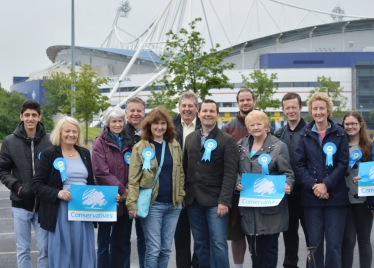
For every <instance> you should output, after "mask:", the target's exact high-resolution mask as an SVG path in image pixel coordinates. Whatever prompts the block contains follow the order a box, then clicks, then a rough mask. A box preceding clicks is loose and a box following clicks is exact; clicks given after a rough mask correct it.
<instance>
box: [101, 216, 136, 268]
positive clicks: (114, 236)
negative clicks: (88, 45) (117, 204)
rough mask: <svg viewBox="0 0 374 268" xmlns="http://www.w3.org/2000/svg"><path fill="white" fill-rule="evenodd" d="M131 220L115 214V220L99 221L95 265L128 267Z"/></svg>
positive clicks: (105, 267) (102, 267)
mask: <svg viewBox="0 0 374 268" xmlns="http://www.w3.org/2000/svg"><path fill="white" fill-rule="evenodd" d="M131 227H132V220H130V219H129V217H128V216H127V215H123V216H117V221H116V222H99V230H98V234H97V267H98V268H109V267H124V268H130V255H131V244H130V243H131V242H130V239H131Z"/></svg>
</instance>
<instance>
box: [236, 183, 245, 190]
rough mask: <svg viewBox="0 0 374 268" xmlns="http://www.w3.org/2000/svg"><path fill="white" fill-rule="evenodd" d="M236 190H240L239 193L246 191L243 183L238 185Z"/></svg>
mask: <svg viewBox="0 0 374 268" xmlns="http://www.w3.org/2000/svg"><path fill="white" fill-rule="evenodd" d="M236 190H238V191H243V190H244V186H243V185H242V184H241V183H238V184H237V185H236Z"/></svg>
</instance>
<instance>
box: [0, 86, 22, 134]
mask: <svg viewBox="0 0 374 268" xmlns="http://www.w3.org/2000/svg"><path fill="white" fill-rule="evenodd" d="M25 100H26V97H25V96H22V95H21V94H19V93H18V92H16V91H12V92H9V91H7V90H5V89H4V88H2V86H1V83H0V122H1V124H0V140H3V139H4V138H5V137H6V136H7V135H9V134H11V133H13V131H14V129H15V128H16V126H17V124H18V123H19V121H20V119H19V115H20V112H21V106H22V103H23V102H24V101H25Z"/></svg>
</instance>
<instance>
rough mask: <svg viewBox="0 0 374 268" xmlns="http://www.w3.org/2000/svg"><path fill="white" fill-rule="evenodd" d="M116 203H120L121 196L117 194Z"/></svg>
mask: <svg viewBox="0 0 374 268" xmlns="http://www.w3.org/2000/svg"><path fill="white" fill-rule="evenodd" d="M116 202H117V205H118V203H119V202H121V196H120V195H119V194H118V193H117V194H116Z"/></svg>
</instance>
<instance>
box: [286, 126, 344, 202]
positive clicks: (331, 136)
mask: <svg viewBox="0 0 374 268" xmlns="http://www.w3.org/2000/svg"><path fill="white" fill-rule="evenodd" d="M328 122H329V124H330V126H331V127H330V128H328V129H327V131H326V135H325V137H324V139H323V140H322V142H320V141H319V136H318V135H319V134H318V133H316V132H313V131H312V127H313V126H314V124H315V122H314V121H313V122H312V123H310V124H309V125H307V126H306V127H305V128H304V129H303V131H302V132H301V133H300V135H301V136H300V139H299V142H298V146H297V148H296V150H295V152H294V155H293V157H294V163H295V168H296V170H294V171H295V172H296V173H297V176H298V177H299V178H301V183H302V192H301V204H302V205H303V206H318V207H320V206H344V205H349V199H348V190H347V187H346V185H345V179H344V175H345V173H346V171H347V167H348V163H349V147H348V139H347V135H346V133H345V131H344V129H343V128H342V127H340V126H338V125H337V124H335V123H334V122H333V121H331V120H328ZM327 142H332V143H334V144H335V145H336V147H337V151H336V153H335V154H334V155H333V166H326V154H325V153H324V152H323V146H324V145H325V144H326V143H327ZM315 183H325V185H326V187H327V192H328V193H329V195H330V196H329V199H319V198H318V197H317V196H315V195H314V193H313V190H312V187H313V185H314V184H315Z"/></svg>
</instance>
